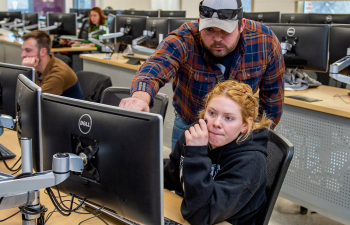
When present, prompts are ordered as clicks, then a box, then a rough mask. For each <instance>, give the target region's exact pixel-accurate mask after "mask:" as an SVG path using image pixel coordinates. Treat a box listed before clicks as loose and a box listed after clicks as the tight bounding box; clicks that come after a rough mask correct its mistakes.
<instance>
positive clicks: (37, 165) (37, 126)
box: [15, 74, 42, 172]
mask: <svg viewBox="0 0 350 225" xmlns="http://www.w3.org/2000/svg"><path fill="white" fill-rule="evenodd" d="M40 97H41V88H40V87H39V86H38V85H36V84H35V83H33V82H32V81H31V80H29V79H28V78H27V77H26V76H24V75H23V74H20V75H19V76H18V79H17V88H16V99H15V103H16V114H17V118H18V121H17V135H18V138H22V137H23V138H31V139H32V155H33V168H34V170H35V171H36V172H40V171H42V146H41V110H40V109H41V106H40V103H41V101H40Z"/></svg>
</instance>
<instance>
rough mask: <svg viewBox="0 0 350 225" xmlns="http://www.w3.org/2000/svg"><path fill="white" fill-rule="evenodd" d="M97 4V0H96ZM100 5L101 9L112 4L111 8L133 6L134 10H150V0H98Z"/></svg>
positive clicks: (122, 8)
mask: <svg viewBox="0 0 350 225" xmlns="http://www.w3.org/2000/svg"><path fill="white" fill-rule="evenodd" d="M96 5H97V1H96ZM97 6H100V7H101V8H102V9H104V8H106V7H107V6H112V7H113V9H121V10H125V9H130V8H134V9H136V10H150V9H151V0H100V5H97Z"/></svg>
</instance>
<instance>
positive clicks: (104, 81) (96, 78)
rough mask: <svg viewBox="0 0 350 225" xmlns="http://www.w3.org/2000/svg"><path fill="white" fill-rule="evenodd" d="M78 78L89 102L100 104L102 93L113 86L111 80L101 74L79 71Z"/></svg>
mask: <svg viewBox="0 0 350 225" xmlns="http://www.w3.org/2000/svg"><path fill="white" fill-rule="evenodd" d="M77 77H78V80H79V83H80V87H81V90H82V92H83V95H84V98H85V100H87V101H92V102H100V101H101V96H102V92H103V91H104V90H105V89H106V88H108V87H110V86H112V81H111V78H110V77H109V76H106V75H103V74H100V73H95V72H90V71H79V72H77Z"/></svg>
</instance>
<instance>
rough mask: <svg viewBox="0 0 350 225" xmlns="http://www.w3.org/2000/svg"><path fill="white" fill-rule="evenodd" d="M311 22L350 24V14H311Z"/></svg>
mask: <svg viewBox="0 0 350 225" xmlns="http://www.w3.org/2000/svg"><path fill="white" fill-rule="evenodd" d="M309 23H312V24H332V23H340V24H350V14H324V13H323V14H316V13H311V14H309Z"/></svg>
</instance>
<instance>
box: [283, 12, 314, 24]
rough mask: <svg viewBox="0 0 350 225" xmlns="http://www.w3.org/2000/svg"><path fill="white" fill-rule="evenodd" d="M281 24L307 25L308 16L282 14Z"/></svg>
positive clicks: (302, 14)
mask: <svg viewBox="0 0 350 225" xmlns="http://www.w3.org/2000/svg"><path fill="white" fill-rule="evenodd" d="M281 23H309V14H304V13H282V14H281Z"/></svg>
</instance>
